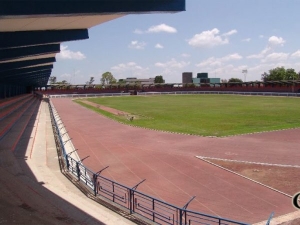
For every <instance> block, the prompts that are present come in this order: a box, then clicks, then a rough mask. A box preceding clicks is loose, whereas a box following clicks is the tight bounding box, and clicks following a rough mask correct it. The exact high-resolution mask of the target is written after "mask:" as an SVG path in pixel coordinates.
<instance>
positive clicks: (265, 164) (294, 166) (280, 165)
mask: <svg viewBox="0 0 300 225" xmlns="http://www.w3.org/2000/svg"><path fill="white" fill-rule="evenodd" d="M196 157H197V158H199V159H208V160H209V159H213V160H220V161H226V162H236V163H247V164H255V165H263V166H278V167H292V168H300V166H298V165H285V164H272V163H261V162H250V161H241V160H233V159H221V158H214V157H205V156H196Z"/></svg>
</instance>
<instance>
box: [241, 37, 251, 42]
mask: <svg viewBox="0 0 300 225" xmlns="http://www.w3.org/2000/svg"><path fill="white" fill-rule="evenodd" d="M242 41H243V42H249V41H251V38H245V39H243V40H242Z"/></svg>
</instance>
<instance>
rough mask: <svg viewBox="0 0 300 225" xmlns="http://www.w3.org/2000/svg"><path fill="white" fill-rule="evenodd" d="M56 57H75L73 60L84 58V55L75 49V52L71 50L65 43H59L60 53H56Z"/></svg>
mask: <svg viewBox="0 0 300 225" xmlns="http://www.w3.org/2000/svg"><path fill="white" fill-rule="evenodd" d="M56 56H57V58H58V59H75V60H82V59H85V58H86V56H85V55H84V54H83V53H81V52H79V51H77V52H73V51H71V50H69V49H68V46H66V45H61V46H60V53H58V54H57V55H56Z"/></svg>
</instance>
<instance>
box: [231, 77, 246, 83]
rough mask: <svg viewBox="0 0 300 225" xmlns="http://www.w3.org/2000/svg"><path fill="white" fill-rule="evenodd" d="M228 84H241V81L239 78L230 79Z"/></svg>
mask: <svg viewBox="0 0 300 225" xmlns="http://www.w3.org/2000/svg"><path fill="white" fill-rule="evenodd" d="M228 83H243V81H242V80H241V79H240V78H230V79H229V80H228Z"/></svg>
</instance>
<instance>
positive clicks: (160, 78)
mask: <svg viewBox="0 0 300 225" xmlns="http://www.w3.org/2000/svg"><path fill="white" fill-rule="evenodd" d="M154 83H156V84H163V83H165V80H164V78H163V76H161V75H159V76H156V77H155V78H154Z"/></svg>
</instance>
